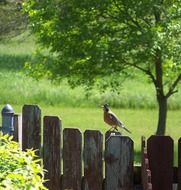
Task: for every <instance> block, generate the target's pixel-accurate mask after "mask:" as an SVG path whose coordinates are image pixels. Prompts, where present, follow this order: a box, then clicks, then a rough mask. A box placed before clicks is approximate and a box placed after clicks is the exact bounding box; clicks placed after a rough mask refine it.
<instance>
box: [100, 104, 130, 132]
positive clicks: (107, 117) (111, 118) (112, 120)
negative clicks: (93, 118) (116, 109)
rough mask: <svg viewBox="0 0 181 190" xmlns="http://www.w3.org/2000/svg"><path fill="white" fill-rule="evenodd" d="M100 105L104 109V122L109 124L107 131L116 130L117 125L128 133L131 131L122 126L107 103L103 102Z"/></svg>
mask: <svg viewBox="0 0 181 190" xmlns="http://www.w3.org/2000/svg"><path fill="white" fill-rule="evenodd" d="M102 107H103V111H104V122H105V123H107V124H108V125H110V126H111V128H110V130H109V131H111V129H114V130H116V131H118V129H117V127H120V128H122V129H124V130H125V131H127V132H128V133H131V131H130V130H128V129H127V128H126V127H125V126H124V124H123V123H122V122H121V121H120V119H119V118H118V117H117V116H116V114H115V113H113V112H112V111H111V109H110V108H109V105H108V104H104V105H103V106H102Z"/></svg>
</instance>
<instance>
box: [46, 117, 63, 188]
mask: <svg viewBox="0 0 181 190" xmlns="http://www.w3.org/2000/svg"><path fill="white" fill-rule="evenodd" d="M43 123H44V129H43V165H44V169H46V170H47V172H46V173H45V178H46V179H48V181H47V182H46V184H45V185H46V187H47V188H48V189H49V190H55V189H57V190H59V189H60V175H61V122H60V120H59V118H58V117H54V116H45V117H44V119H43Z"/></svg>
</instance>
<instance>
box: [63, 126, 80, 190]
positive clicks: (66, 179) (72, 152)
mask: <svg viewBox="0 0 181 190" xmlns="http://www.w3.org/2000/svg"><path fill="white" fill-rule="evenodd" d="M81 153H82V136H81V132H80V131H79V130H78V129H70V128H69V129H68V128H67V129H64V131H63V190H81V178H82V158H81Z"/></svg>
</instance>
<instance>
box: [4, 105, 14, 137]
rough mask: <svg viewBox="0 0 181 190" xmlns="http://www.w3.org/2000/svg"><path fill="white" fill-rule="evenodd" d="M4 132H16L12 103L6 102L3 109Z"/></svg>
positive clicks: (10, 133)
mask: <svg viewBox="0 0 181 190" xmlns="http://www.w3.org/2000/svg"><path fill="white" fill-rule="evenodd" d="M1 114H2V132H3V134H9V135H13V132H14V124H13V119H14V110H13V108H12V106H11V105H9V104H6V105H5V106H4V107H3V109H2V111H1Z"/></svg>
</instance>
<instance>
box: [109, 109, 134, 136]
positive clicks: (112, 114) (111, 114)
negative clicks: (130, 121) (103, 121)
mask: <svg viewBox="0 0 181 190" xmlns="http://www.w3.org/2000/svg"><path fill="white" fill-rule="evenodd" d="M109 115H110V118H111V119H112V121H113V122H115V123H116V124H117V126H119V127H121V128H123V129H125V130H126V131H127V132H128V133H131V131H130V130H128V129H127V128H126V127H125V126H124V124H123V123H122V122H121V121H120V120H119V118H118V117H117V116H116V114H114V113H113V112H111V111H109Z"/></svg>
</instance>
